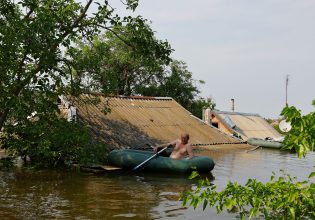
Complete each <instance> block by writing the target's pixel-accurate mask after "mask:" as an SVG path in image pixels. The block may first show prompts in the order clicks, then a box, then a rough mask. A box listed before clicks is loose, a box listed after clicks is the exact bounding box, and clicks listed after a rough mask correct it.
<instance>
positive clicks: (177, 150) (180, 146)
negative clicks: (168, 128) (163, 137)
mask: <svg viewBox="0 0 315 220" xmlns="http://www.w3.org/2000/svg"><path fill="white" fill-rule="evenodd" d="M188 141H189V134H187V133H184V134H182V135H181V137H180V139H177V140H175V141H172V142H170V143H167V144H160V145H158V146H156V147H155V148H154V151H155V152H157V151H158V149H159V148H163V147H166V146H169V145H172V146H173V147H174V149H173V151H172V153H171V155H170V158H172V159H175V160H179V159H183V158H184V157H186V156H189V159H191V158H193V157H194V154H193V152H192V147H191V144H190V143H188Z"/></svg>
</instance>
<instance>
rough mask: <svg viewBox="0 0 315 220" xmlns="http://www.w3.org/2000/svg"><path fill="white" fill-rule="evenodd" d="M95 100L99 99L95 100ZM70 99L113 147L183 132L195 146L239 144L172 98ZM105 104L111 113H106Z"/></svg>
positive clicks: (171, 137)
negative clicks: (193, 114)
mask: <svg viewBox="0 0 315 220" xmlns="http://www.w3.org/2000/svg"><path fill="white" fill-rule="evenodd" d="M93 99H98V101H99V102H98V103H94V102H93ZM71 102H72V103H73V104H74V105H75V106H76V107H77V115H78V116H77V117H78V119H79V120H81V121H83V122H84V123H85V124H88V125H89V126H90V127H91V129H92V130H93V133H94V134H95V136H96V137H97V138H98V139H100V140H101V141H104V142H106V143H108V144H109V145H110V146H112V147H133V148H139V147H146V145H148V144H155V143H165V142H169V141H172V140H175V139H177V138H179V136H180V134H181V133H184V132H187V133H189V134H190V143H192V144H193V145H214V144H223V143H227V144H231V143H240V140H239V139H236V138H233V137H231V136H229V135H226V134H224V133H223V132H221V131H219V130H218V129H215V128H213V127H211V126H209V125H208V124H206V123H204V122H203V121H201V120H199V119H196V118H195V117H193V116H192V115H191V114H190V112H188V111H187V110H186V109H185V108H183V107H182V106H181V105H179V104H178V103H177V102H176V101H175V100H173V99H172V98H164V97H141V96H138V97H124V96H119V97H107V96H104V95H102V94H83V95H81V96H80V97H79V98H74V97H72V98H71ZM93 103H94V104H93ZM105 107H109V108H110V109H111V112H110V113H108V114H105V113H104V112H103V109H104V108H105Z"/></svg>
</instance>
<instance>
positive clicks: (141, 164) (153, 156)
mask: <svg viewBox="0 0 315 220" xmlns="http://www.w3.org/2000/svg"><path fill="white" fill-rule="evenodd" d="M167 148H168V146H166V147H164V148H163V149H162V150H160V151H159V152H157V153H156V154H153V155H152V156H151V157H149V158H148V159H146V160H145V161H143V162H142V163H140V164H139V165H137V166H135V167H134V168H133V169H132V170H131V171H136V170H138V169H139V168H140V167H142V166H143V165H145V164H146V163H147V162H149V161H150V160H152V159H153V158H155V157H157V156H158V155H159V154H160V153H162V152H163V151H165V150H166V149H167Z"/></svg>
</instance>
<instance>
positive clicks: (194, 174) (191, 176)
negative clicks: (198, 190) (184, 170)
mask: <svg viewBox="0 0 315 220" xmlns="http://www.w3.org/2000/svg"><path fill="white" fill-rule="evenodd" d="M197 177H200V175H199V173H198V172H197V171H193V172H192V173H191V174H190V176H189V177H188V179H190V180H191V179H195V178H197Z"/></svg>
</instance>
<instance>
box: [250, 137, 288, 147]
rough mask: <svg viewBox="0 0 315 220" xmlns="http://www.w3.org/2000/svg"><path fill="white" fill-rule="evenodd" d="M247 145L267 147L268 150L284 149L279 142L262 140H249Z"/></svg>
mask: <svg viewBox="0 0 315 220" xmlns="http://www.w3.org/2000/svg"><path fill="white" fill-rule="evenodd" d="M247 143H249V144H250V145H253V146H260V147H267V148H276V149H280V148H281V147H283V144H282V143H281V142H278V141H273V140H263V139H260V138H249V139H248V140H247Z"/></svg>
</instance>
